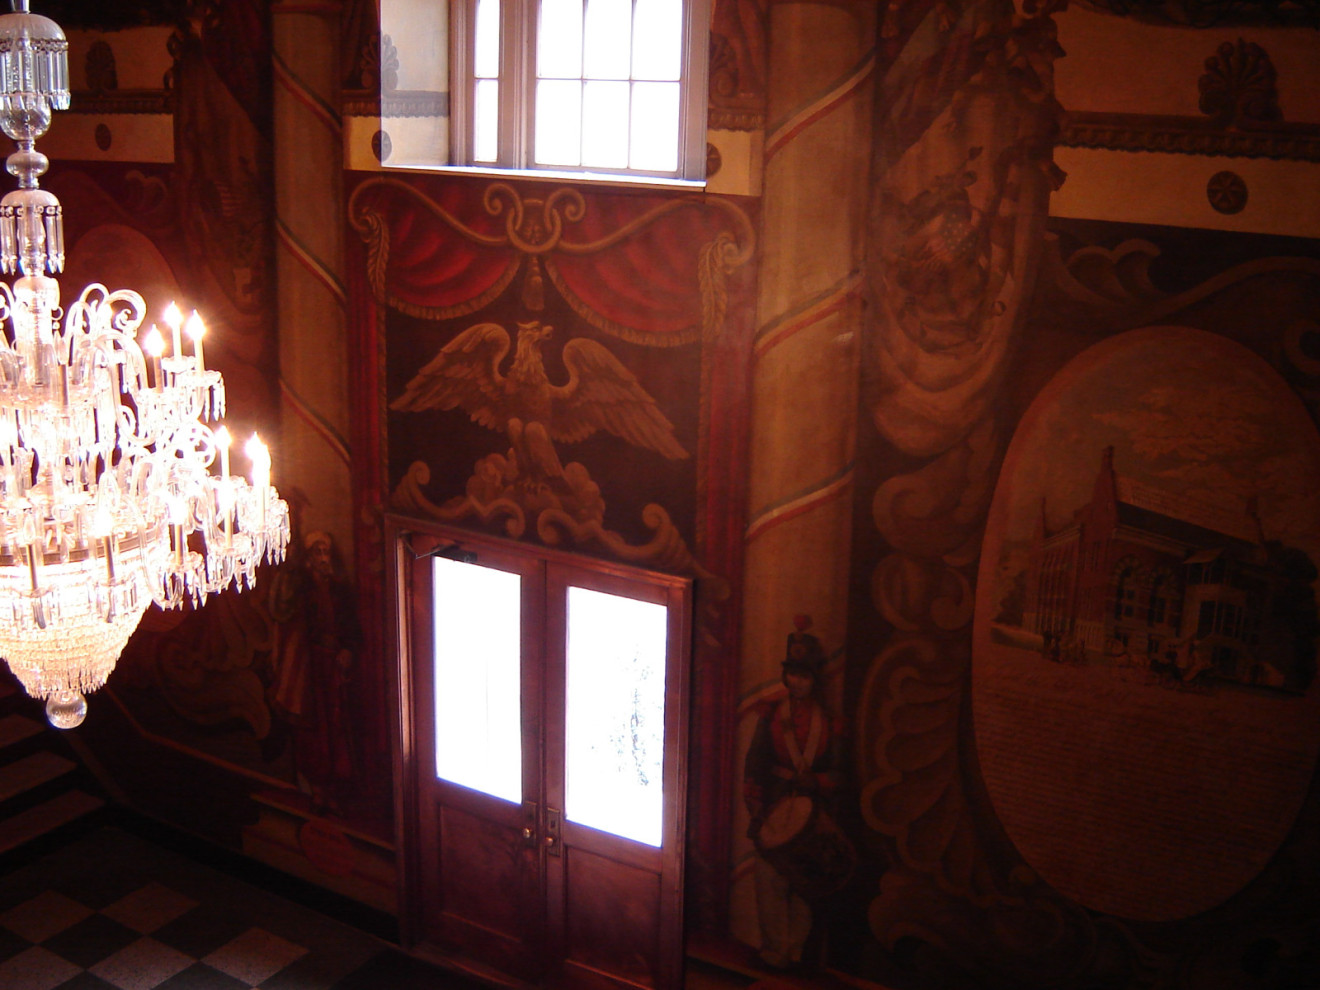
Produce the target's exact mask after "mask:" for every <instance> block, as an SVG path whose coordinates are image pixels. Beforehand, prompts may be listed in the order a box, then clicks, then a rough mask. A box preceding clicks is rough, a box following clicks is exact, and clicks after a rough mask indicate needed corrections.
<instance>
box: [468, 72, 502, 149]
mask: <svg viewBox="0 0 1320 990" xmlns="http://www.w3.org/2000/svg"><path fill="white" fill-rule="evenodd" d="M475 100H476V107H475V108H474V113H473V121H472V128H473V135H472V160H473V161H478V162H493V161H495V160H496V159H497V158H498V157H499V145H500V131H499V128H500V84H499V83H498V82H497V81H496V80H494V79H478V80H477V91H476V96H475Z"/></svg>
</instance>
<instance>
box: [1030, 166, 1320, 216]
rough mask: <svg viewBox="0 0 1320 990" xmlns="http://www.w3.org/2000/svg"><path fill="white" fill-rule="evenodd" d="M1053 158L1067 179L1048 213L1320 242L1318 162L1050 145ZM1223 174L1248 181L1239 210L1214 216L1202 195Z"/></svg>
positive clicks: (1216, 213)
mask: <svg viewBox="0 0 1320 990" xmlns="http://www.w3.org/2000/svg"><path fill="white" fill-rule="evenodd" d="M1054 160H1055V162H1056V163H1057V164H1058V165H1059V167H1060V168H1062V169H1063V170H1064V171H1065V172H1067V173H1068V181H1067V182H1065V183H1064V184H1063V188H1061V189H1060V190H1059V191H1058V192H1056V193H1054V195H1053V196H1052V197H1051V199H1050V215H1051V216H1056V217H1073V218H1078V219H1096V220H1116V221H1120V222H1126V223H1156V224H1167V225H1172V226H1180V227H1201V228H1207V229H1210V230H1233V231H1242V232H1248V233H1256V234H1286V235H1289V236H1293V237H1320V163H1314V162H1275V161H1270V160H1268V159H1263V158H1206V157H1199V156H1194V155H1164V154H1155V153H1151V152H1127V151H1103V150H1096V149H1089V148H1056V149H1055V152H1054ZM1224 170H1228V171H1232V172H1236V173H1237V174H1238V175H1239V176H1241V177H1242V179H1243V180H1244V181H1245V182H1246V184H1247V205H1246V207H1245V209H1243V210H1242V212H1241V213H1236V214H1224V213H1218V212H1216V211H1215V210H1214V209H1213V208H1212V207H1211V206H1210V202H1209V200H1208V199H1207V197H1206V185H1207V183H1208V182H1209V181H1210V177H1211V176H1213V175H1215V174H1216V173H1217V172H1220V171H1224Z"/></svg>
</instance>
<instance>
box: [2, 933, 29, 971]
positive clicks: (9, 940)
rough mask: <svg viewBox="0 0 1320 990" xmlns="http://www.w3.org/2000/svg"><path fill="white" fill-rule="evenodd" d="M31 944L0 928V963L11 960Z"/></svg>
mask: <svg viewBox="0 0 1320 990" xmlns="http://www.w3.org/2000/svg"><path fill="white" fill-rule="evenodd" d="M31 944H32V943H31V942H29V941H28V940H27V939H25V938H19V937H18V936H17V935H15V934H14V933H13V932H11V931H7V930H5V929H4V928H0V963H2V962H4V961H5V960H6V959H12V958H13V957H14V956H16V955H18V954H19V953H20V952H22V951H23V950H24V949H26V948H27V947H28V946H29V945H31Z"/></svg>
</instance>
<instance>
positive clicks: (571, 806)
mask: <svg viewBox="0 0 1320 990" xmlns="http://www.w3.org/2000/svg"><path fill="white" fill-rule="evenodd" d="M667 625H668V623H667V616H666V609H665V606H663V605H656V604H653V603H651V602H639V601H636V600H634V599H631V598H623V597H620V596H619V595H609V594H604V593H602V592H599V591H589V590H587V589H586V588H572V587H570V588H569V589H568V643H567V675H566V680H567V683H566V685H565V691H566V699H565V705H564V718H565V721H566V723H567V724H566V725H565V727H564V737H565V747H564V774H565V778H566V779H565V801H564V814H565V815H566V816H567V818H568V819H569V821H573V822H577V823H578V824H580V825H587V826H590V827H591V828H595V829H600V830H602V831H605V832H612V833H613V834H615V835H621V836H623V837H625V838H628V839H634V840H636V841H638V842H645V843H647V844H648V845H652V846H659V845H660V838H661V815H662V810H663V796H664V792H663V782H664V778H663V770H664V765H663V764H664V744H665V640H666V630H667Z"/></svg>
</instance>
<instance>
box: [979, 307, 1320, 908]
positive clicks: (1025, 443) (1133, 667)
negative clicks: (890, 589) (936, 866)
mask: <svg viewBox="0 0 1320 990" xmlns="http://www.w3.org/2000/svg"><path fill="white" fill-rule="evenodd" d="M1317 439H1320V438H1318V437H1317V435H1316V433H1315V428H1314V426H1313V425H1312V424H1311V422H1310V420H1309V418H1308V417H1307V414H1306V411H1305V409H1304V408H1303V407H1302V406H1301V404H1300V403H1299V402H1298V401H1297V400H1296V399H1295V398H1294V397H1293V396H1292V395H1291V393H1290V392H1288V391H1287V389H1286V388H1284V387H1283V382H1282V380H1281V379H1280V378H1279V376H1278V374H1277V373H1276V372H1275V371H1273V369H1271V368H1269V367H1268V366H1267V365H1265V364H1264V362H1262V361H1260V360H1259V359H1258V358H1256V357H1255V356H1254V355H1253V354H1251V353H1250V352H1249V351H1247V350H1246V349H1245V348H1242V347H1240V346H1239V345H1236V344H1232V343H1229V342H1225V341H1224V340H1223V339H1222V338H1220V337H1216V336H1213V335H1211V334H1207V333H1204V332H1202V331H1195V330H1188V329H1185V328H1180V327H1159V328H1151V329H1145V330H1133V331H1129V332H1127V333H1125V334H1120V335H1119V336H1117V337H1114V338H1112V339H1111V340H1108V341H1105V342H1104V343H1102V344H1097V345H1096V346H1094V347H1092V348H1090V349H1088V350H1087V351H1085V352H1083V353H1082V354H1081V355H1079V356H1078V357H1077V358H1075V359H1073V361H1071V362H1070V363H1069V364H1068V365H1067V366H1066V367H1065V368H1063V369H1062V370H1061V371H1060V372H1059V375H1058V376H1057V377H1056V379H1055V380H1054V381H1052V382H1051V383H1050V385H1049V386H1048V387H1047V388H1046V389H1045V390H1044V391H1043V392H1042V393H1041V394H1040V396H1038V398H1037V399H1036V401H1035V403H1033V405H1032V407H1031V409H1030V410H1029V411H1028V413H1027V415H1026V416H1025V417H1024V418H1023V420H1022V422H1021V423H1020V424H1019V426H1018V429H1017V432H1016V434H1015V436H1014V442H1013V445H1012V446H1011V447H1010V449H1009V452H1008V455H1007V457H1006V459H1005V462H1004V467H1003V471H1002V473H1001V476H1000V481H999V485H998V489H997V492H996V496H995V502H994V504H993V506H992V508H991V511H990V517H989V521H988V524H987V540H986V544H985V549H984V552H983V555H982V568H983V571H982V574H981V577H980V579H979V580H978V596H977V623H976V630H975V632H974V634H973V651H974V654H973V655H974V659H973V666H972V696H971V704H972V712H973V720H974V723H975V741H976V751H977V755H978V758H979V763H980V767H981V773H982V777H983V780H984V781H985V786H986V790H987V793H988V795H989V798H990V802H991V804H992V805H993V806H994V809H995V813H996V815H997V817H998V818H999V820H1000V822H1001V823H1002V824H1003V825H1004V828H1005V830H1006V831H1007V833H1008V836H1009V838H1010V839H1011V840H1012V841H1013V843H1014V846H1015V847H1016V848H1017V850H1018V852H1019V853H1021V854H1022V856H1023V859H1024V860H1025V861H1026V862H1027V863H1028V864H1029V865H1030V866H1031V867H1032V869H1034V870H1036V871H1037V873H1039V874H1040V876H1041V877H1042V879H1043V880H1045V881H1046V882H1047V883H1049V884H1050V885H1051V886H1052V887H1054V888H1055V889H1056V890H1058V891H1059V892H1060V893H1063V894H1065V895H1066V896H1068V897H1069V898H1071V899H1072V900H1075V901H1077V902H1078V903H1080V904H1083V905H1085V906H1087V907H1089V908H1093V909H1096V910H1099V911H1104V912H1106V913H1109V914H1115V915H1119V916H1121V917H1126V918H1135V919H1141V920H1150V921H1168V920H1173V919H1178V918H1185V917H1190V916H1192V915H1195V914H1199V913H1201V912H1202V911H1205V910H1207V909H1209V908H1212V907H1215V906H1217V905H1218V904H1221V903H1222V902H1224V901H1225V900H1227V899H1228V898H1229V897H1231V896H1232V895H1233V894H1235V893H1236V892H1237V891H1238V890H1240V889H1241V888H1242V887H1243V886H1245V885H1246V884H1247V883H1248V882H1249V881H1250V880H1251V879H1253V878H1254V877H1255V876H1256V875H1257V874H1259V873H1260V871H1261V870H1262V869H1263V867H1264V866H1265V864H1266V863H1267V862H1268V861H1269V860H1270V859H1271V858H1272V857H1273V856H1274V854H1275V852H1276V851H1277V849H1278V847H1279V845H1280V844H1281V843H1282V841H1283V839H1284V837H1285V836H1286V835H1287V833H1288V832H1289V830H1290V829H1291V828H1292V826H1293V823H1294V821H1295V820H1296V817H1297V812H1298V811H1299V810H1300V808H1301V805H1302V802H1303V800H1304V798H1305V796H1306V792H1307V788H1308V786H1309V784H1310V780H1311V777H1312V774H1313V772H1314V769H1315V758H1316V752H1317V748H1318V747H1320V719H1317V714H1318V712H1317V707H1316V706H1317V704H1318V703H1320V690H1318V689H1317V686H1316V684H1315V680H1316V678H1315V673H1316V670H1315V639H1316V634H1317V632H1320V621H1318V620H1317V616H1316V610H1315V591H1314V583H1315V580H1316V568H1315V564H1314V561H1315V560H1317V559H1320V531H1317V529H1316V526H1315V521H1316V520H1317V519H1320V448H1318V447H1317ZM1060 821H1067V822H1071V823H1073V824H1072V827H1070V828H1068V829H1066V830H1065V829H1060V828H1059V827H1058V823H1059V822H1060Z"/></svg>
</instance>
